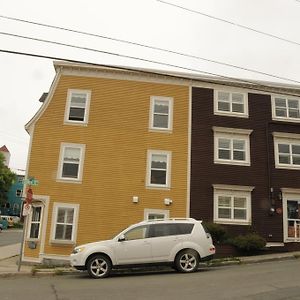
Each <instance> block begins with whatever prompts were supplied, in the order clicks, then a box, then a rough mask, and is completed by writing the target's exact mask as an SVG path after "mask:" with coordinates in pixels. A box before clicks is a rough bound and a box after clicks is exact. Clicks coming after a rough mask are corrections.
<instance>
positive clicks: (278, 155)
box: [273, 132, 300, 169]
mask: <svg viewBox="0 0 300 300" xmlns="http://www.w3.org/2000/svg"><path fill="white" fill-rule="evenodd" d="M273 136H274V153H275V166H276V168H282V169H300V134H293V133H282V132H274V133H273Z"/></svg>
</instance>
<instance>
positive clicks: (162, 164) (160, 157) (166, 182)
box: [146, 150, 171, 188]
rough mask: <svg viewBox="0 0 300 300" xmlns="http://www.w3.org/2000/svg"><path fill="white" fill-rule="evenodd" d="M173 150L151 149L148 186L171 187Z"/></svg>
mask: <svg viewBox="0 0 300 300" xmlns="http://www.w3.org/2000/svg"><path fill="white" fill-rule="evenodd" d="M170 165H171V152H168V151H159V150H149V151H148V163H147V169H148V170H147V180H146V182H147V186H148V187H158V188H159V187H162V188H167V187H170V177H171V174H170V170H171V166H170Z"/></svg>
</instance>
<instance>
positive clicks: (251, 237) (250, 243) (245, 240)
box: [230, 233, 266, 254]
mask: <svg viewBox="0 0 300 300" xmlns="http://www.w3.org/2000/svg"><path fill="white" fill-rule="evenodd" d="M230 244H232V245H233V246H235V247H236V248H237V249H238V250H239V251H241V252H244V253H247V254H254V253H256V252H257V251H258V250H261V249H262V248H263V247H265V245H266V240H265V239H264V238H263V237H261V236H260V235H258V234H256V233H248V234H246V235H239V236H236V237H234V238H232V239H231V240H230Z"/></svg>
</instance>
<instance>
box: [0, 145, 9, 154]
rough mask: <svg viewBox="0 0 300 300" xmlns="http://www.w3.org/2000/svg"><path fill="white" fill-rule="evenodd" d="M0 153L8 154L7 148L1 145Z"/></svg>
mask: <svg viewBox="0 0 300 300" xmlns="http://www.w3.org/2000/svg"><path fill="white" fill-rule="evenodd" d="M0 151H1V152H8V153H9V150H8V149H7V147H6V146H5V145H3V146H2V147H1V148H0Z"/></svg>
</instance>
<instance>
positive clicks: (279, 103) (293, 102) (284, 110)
mask: <svg viewBox="0 0 300 300" xmlns="http://www.w3.org/2000/svg"><path fill="white" fill-rule="evenodd" d="M272 111H273V119H275V120H281V121H293V122H300V99H297V98H290V97H284V96H273V97H272Z"/></svg>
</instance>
